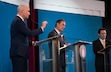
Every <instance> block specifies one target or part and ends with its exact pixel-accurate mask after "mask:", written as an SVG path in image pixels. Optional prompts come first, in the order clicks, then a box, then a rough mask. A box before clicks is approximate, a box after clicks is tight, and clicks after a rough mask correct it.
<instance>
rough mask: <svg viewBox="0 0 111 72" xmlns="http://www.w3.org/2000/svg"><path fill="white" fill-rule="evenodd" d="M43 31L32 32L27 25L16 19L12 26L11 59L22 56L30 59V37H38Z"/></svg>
mask: <svg viewBox="0 0 111 72" xmlns="http://www.w3.org/2000/svg"><path fill="white" fill-rule="evenodd" d="M42 32H43V31H42V29H41V28H39V29H35V30H30V29H28V28H27V27H26V25H25V23H24V22H23V21H22V19H21V18H20V17H18V16H16V17H15V19H14V20H13V22H12V24H11V28H10V34H11V48H10V57H13V56H22V57H25V58H28V56H29V47H28V46H29V45H28V39H27V37H28V36H36V35H38V34H40V33H42Z"/></svg>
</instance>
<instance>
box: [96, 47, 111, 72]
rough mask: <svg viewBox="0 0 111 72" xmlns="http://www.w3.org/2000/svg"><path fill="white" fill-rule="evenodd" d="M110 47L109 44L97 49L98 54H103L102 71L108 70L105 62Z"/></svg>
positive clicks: (106, 71)
mask: <svg viewBox="0 0 111 72" xmlns="http://www.w3.org/2000/svg"><path fill="white" fill-rule="evenodd" d="M110 49H111V45H108V46H107V47H106V48H103V49H101V50H99V51H98V53H99V54H104V72H109V71H108V65H109V63H108V62H107V61H108V60H107V59H108V56H107V55H108V54H110V53H109V52H110Z"/></svg>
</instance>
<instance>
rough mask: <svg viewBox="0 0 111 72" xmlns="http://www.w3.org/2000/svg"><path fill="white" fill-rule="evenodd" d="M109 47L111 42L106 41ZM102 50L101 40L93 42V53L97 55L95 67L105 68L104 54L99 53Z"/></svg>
mask: <svg viewBox="0 0 111 72" xmlns="http://www.w3.org/2000/svg"><path fill="white" fill-rule="evenodd" d="M108 45H111V42H110V41H108V40H106V47H107V46H108ZM101 49H103V45H102V44H101V42H100V40H99V39H97V40H95V41H93V51H94V53H95V65H96V66H104V54H98V53H97V52H98V51H99V50H101ZM107 60H109V55H108V59H107ZM108 62H109V61H108Z"/></svg>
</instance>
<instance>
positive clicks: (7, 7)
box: [0, 2, 16, 72]
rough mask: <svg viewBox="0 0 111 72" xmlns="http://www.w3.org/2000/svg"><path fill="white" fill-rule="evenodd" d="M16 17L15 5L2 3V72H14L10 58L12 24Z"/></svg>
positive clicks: (0, 53) (0, 3)
mask: <svg viewBox="0 0 111 72" xmlns="http://www.w3.org/2000/svg"><path fill="white" fill-rule="evenodd" d="M15 15H16V6H15V5H11V4H7V3H3V2H0V33H1V34H0V72H12V65H11V61H10V58H9V49H10V24H11V21H12V19H13V18H14V17H15Z"/></svg>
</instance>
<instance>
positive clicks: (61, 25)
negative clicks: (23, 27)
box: [48, 19, 67, 72]
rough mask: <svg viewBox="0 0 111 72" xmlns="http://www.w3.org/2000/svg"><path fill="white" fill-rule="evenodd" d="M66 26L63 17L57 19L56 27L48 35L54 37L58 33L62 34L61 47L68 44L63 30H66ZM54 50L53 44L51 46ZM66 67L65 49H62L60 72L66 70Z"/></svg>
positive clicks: (60, 38)
mask: <svg viewBox="0 0 111 72" xmlns="http://www.w3.org/2000/svg"><path fill="white" fill-rule="evenodd" d="M65 26H66V23H65V21H64V20H63V19H59V20H57V21H56V25H55V29H54V30H53V31H51V32H50V33H49V35H48V38H49V37H53V36H56V35H60V37H59V41H60V47H63V46H65V45H67V44H66V41H65V37H64V35H63V34H61V32H62V31H63V30H64V28H65ZM51 51H52V49H51V46H50V52H51ZM65 68H66V61H65V49H62V50H60V72H65Z"/></svg>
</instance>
